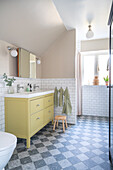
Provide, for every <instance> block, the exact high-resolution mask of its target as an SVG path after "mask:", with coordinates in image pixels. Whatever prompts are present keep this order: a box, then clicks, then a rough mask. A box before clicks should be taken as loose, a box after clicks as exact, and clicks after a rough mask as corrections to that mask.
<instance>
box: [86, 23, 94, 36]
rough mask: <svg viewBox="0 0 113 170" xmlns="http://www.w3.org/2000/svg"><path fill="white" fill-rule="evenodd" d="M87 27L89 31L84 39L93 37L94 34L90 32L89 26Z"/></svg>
mask: <svg viewBox="0 0 113 170" xmlns="http://www.w3.org/2000/svg"><path fill="white" fill-rule="evenodd" d="M88 27H89V30H88V32H87V33H86V37H87V38H88V39H89V38H92V37H93V36H94V33H93V31H92V30H91V25H88Z"/></svg>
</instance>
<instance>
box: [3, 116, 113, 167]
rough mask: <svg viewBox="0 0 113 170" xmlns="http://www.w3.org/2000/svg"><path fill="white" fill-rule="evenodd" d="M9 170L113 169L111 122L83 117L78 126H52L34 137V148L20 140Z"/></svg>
mask: <svg viewBox="0 0 113 170" xmlns="http://www.w3.org/2000/svg"><path fill="white" fill-rule="evenodd" d="M5 169H6V170H36V169H38V170H87V169H88V170H90V169H91V170H112V169H113V167H111V166H110V163H109V154H108V119H107V118H103V117H102V118H101V117H91V116H80V117H78V120H77V125H68V128H67V129H66V131H65V133H63V131H62V125H59V127H58V128H57V129H56V130H55V131H53V130H52V125H51V123H50V124H48V125H47V126H45V127H44V128H43V129H42V130H41V131H39V132H38V133H37V134H35V135H34V136H33V137H32V138H31V147H30V148H29V149H26V141H25V140H24V139H18V144H17V147H16V149H15V151H14V153H13V155H12V157H11V159H10V161H9V163H8V165H7V166H6V168H5Z"/></svg>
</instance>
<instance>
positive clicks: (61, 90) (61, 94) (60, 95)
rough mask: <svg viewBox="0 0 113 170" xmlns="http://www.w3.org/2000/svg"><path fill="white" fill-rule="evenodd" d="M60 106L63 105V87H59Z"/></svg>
mask: <svg viewBox="0 0 113 170" xmlns="http://www.w3.org/2000/svg"><path fill="white" fill-rule="evenodd" d="M59 93H60V94H59V106H60V107H61V106H63V93H64V90H63V88H62V87H61V88H60V89H59Z"/></svg>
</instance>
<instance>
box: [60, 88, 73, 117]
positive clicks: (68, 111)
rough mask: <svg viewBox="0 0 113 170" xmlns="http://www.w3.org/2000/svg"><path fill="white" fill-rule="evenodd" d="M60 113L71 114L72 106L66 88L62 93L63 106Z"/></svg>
mask: <svg viewBox="0 0 113 170" xmlns="http://www.w3.org/2000/svg"><path fill="white" fill-rule="evenodd" d="M62 113H66V114H67V115H68V114H71V113H72V106H71V101H70V96H69V91H68V88H67V87H66V89H65V91H64V105H63V110H62Z"/></svg>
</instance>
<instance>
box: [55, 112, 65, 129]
mask: <svg viewBox="0 0 113 170" xmlns="http://www.w3.org/2000/svg"><path fill="white" fill-rule="evenodd" d="M59 120H62V126H63V131H64V132H65V126H64V121H65V125H66V128H67V121H66V116H61V115H58V116H55V122H54V126H53V130H55V126H56V122H57V127H58V121H59Z"/></svg>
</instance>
